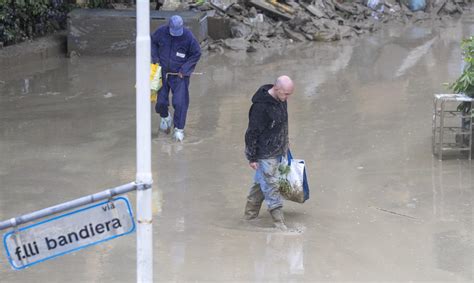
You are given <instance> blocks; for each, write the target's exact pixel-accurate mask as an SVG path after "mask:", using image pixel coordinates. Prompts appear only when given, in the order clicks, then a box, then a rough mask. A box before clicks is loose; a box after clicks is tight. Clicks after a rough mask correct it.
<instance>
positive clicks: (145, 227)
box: [136, 0, 153, 283]
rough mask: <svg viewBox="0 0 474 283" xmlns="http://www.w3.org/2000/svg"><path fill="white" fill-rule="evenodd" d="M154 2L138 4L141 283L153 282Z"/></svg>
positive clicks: (138, 280)
mask: <svg viewBox="0 0 474 283" xmlns="http://www.w3.org/2000/svg"><path fill="white" fill-rule="evenodd" d="M150 57H151V54H150V2H149V0H137V39H136V68H137V70H136V82H137V88H136V99H137V183H143V184H147V185H148V186H145V187H146V188H145V189H143V190H140V189H138V190H137V224H138V225H137V227H138V228H137V282H140V283H141V282H147V283H148V282H153V231H152V210H151V205H152V189H151V184H152V182H153V180H152V175H151V110H150V62H151V60H150Z"/></svg>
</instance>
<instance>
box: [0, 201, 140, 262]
mask: <svg viewBox="0 0 474 283" xmlns="http://www.w3.org/2000/svg"><path fill="white" fill-rule="evenodd" d="M133 231H135V221H134V219H133V214H132V210H131V208H130V203H129V201H128V199H127V198H126V197H118V198H115V199H112V200H110V201H104V202H101V203H98V204H94V205H92V206H89V207H86V208H81V209H79V210H76V211H73V212H69V213H66V214H63V215H60V216H57V217H54V218H52V219H48V220H45V221H42V222H39V223H36V224H33V225H30V226H27V227H24V228H21V229H18V230H15V231H12V232H9V233H7V234H5V235H4V236H3V244H4V246H5V250H6V252H7V256H8V260H9V262H10V265H11V266H12V267H13V269H16V270H19V269H23V268H26V267H28V266H31V265H33V264H37V263H40V262H42V261H45V260H49V259H52V258H55V257H58V256H61V255H64V254H67V253H70V252H75V251H78V250H80V249H83V248H86V247H88V246H92V245H96V244H99V243H101V242H105V241H108V240H111V239H114V238H117V237H120V236H123V235H127V234H130V233H132V232H133Z"/></svg>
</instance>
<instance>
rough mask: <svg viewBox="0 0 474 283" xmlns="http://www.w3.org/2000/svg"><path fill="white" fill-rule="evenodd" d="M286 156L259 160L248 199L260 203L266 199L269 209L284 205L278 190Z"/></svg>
mask: <svg viewBox="0 0 474 283" xmlns="http://www.w3.org/2000/svg"><path fill="white" fill-rule="evenodd" d="M287 163H288V162H287V161H286V158H271V159H260V160H258V168H257V171H256V172H255V177H254V182H255V183H254V185H253V186H252V187H251V188H250V191H249V195H248V197H247V199H248V200H249V201H250V202H252V203H254V204H259V203H262V201H263V200H265V203H266V204H267V207H268V209H269V210H272V209H275V208H279V207H283V198H282V196H281V194H280V191H279V190H278V180H279V178H280V172H279V171H278V167H279V166H280V164H284V165H286V164H287Z"/></svg>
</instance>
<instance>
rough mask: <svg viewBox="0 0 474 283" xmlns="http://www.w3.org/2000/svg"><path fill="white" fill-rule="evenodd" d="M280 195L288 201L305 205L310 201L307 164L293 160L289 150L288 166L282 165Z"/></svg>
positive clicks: (300, 160)
mask: <svg viewBox="0 0 474 283" xmlns="http://www.w3.org/2000/svg"><path fill="white" fill-rule="evenodd" d="M279 171H280V176H281V177H280V181H279V191H280V194H281V195H282V196H283V197H284V198H285V199H287V200H291V201H294V202H298V203H303V202H305V201H306V200H307V199H309V186H308V180H307V178H306V164H305V162H304V160H303V159H293V157H292V155H291V152H290V151H289V150H288V165H287V166H284V165H280V168H279Z"/></svg>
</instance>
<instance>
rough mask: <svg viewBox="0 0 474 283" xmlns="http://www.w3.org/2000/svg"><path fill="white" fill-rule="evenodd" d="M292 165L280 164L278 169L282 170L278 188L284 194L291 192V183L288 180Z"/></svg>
mask: <svg viewBox="0 0 474 283" xmlns="http://www.w3.org/2000/svg"><path fill="white" fill-rule="evenodd" d="M290 170H291V167H290V166H288V165H280V166H278V171H279V172H280V178H279V180H278V190H279V191H280V193H281V194H282V195H284V196H288V195H290V194H291V184H290V182H288V180H287V178H286V177H287V176H288V173H290Z"/></svg>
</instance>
